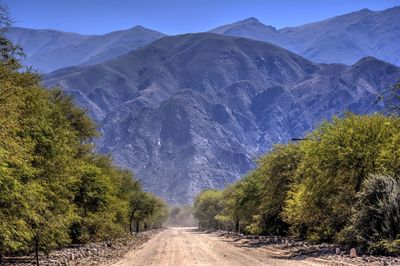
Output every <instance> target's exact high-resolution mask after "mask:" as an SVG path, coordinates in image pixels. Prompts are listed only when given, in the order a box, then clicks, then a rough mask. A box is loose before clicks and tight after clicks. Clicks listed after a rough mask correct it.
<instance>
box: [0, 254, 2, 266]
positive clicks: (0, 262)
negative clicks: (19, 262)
mask: <svg viewBox="0 0 400 266" xmlns="http://www.w3.org/2000/svg"><path fill="white" fill-rule="evenodd" d="M2 264H3V254H1V253H0V265H2Z"/></svg>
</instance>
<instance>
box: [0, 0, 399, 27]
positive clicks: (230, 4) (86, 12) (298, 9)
mask: <svg viewBox="0 0 400 266" xmlns="http://www.w3.org/2000/svg"><path fill="white" fill-rule="evenodd" d="M2 2H3V3H5V4H6V5H7V6H8V7H9V10H10V13H11V16H12V17H13V18H14V20H15V21H16V23H15V26H20V27H27V28H36V29H44V28H46V29H49V28H51V29H58V30H63V31H71V32H78V33H83V34H102V33H107V32H110V31H114V30H119V29H127V28H131V27H133V26H135V25H142V26H145V27H147V28H151V29H155V30H159V31H161V32H164V33H166V34H179V33H186V32H199V31H207V30H209V29H211V28H214V27H216V26H220V25H222V24H227V23H230V22H235V21H237V20H240V19H244V18H247V17H256V18H258V19H259V20H260V21H261V22H263V23H264V24H267V25H273V26H275V27H277V28H282V27H287V26H297V25H301V24H305V23H308V22H313V21H318V20H321V19H325V18H328V17H332V16H336V15H341V14H344V13H348V12H352V11H357V10H360V9H362V8H369V9H371V10H383V9H386V8H389V7H393V6H396V5H400V0H275V1H273V0H2Z"/></svg>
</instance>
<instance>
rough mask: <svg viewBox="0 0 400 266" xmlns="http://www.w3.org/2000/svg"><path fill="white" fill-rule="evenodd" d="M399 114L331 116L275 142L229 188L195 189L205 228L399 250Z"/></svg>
mask: <svg viewBox="0 0 400 266" xmlns="http://www.w3.org/2000/svg"><path fill="white" fill-rule="evenodd" d="M399 147H400V119H399V118H398V117H397V116H385V115H382V114H374V115H362V116H361V115H355V114H351V113H348V114H346V115H345V116H344V117H343V118H337V117H335V118H333V120H332V121H330V122H325V123H323V124H322V125H321V126H320V127H319V128H317V129H316V130H315V131H314V132H312V133H310V134H309V135H307V136H306V138H305V139H304V140H301V141H298V142H292V143H289V144H286V145H276V146H275V147H274V148H273V149H272V150H271V151H270V152H268V153H267V154H266V155H265V156H263V157H262V158H260V159H259V160H258V166H257V168H256V169H255V170H254V171H252V172H251V173H249V174H248V175H247V176H245V177H244V178H243V179H241V180H240V181H238V182H236V183H235V184H233V185H231V186H229V187H227V188H226V189H224V190H222V191H219V190H207V191H203V192H202V193H200V194H199V195H197V197H196V199H195V203H194V215H195V217H196V218H197V219H198V220H199V221H200V227H202V228H213V229H224V230H231V231H236V232H242V233H245V234H272V235H282V236H288V235H289V236H294V237H297V238H300V239H307V240H309V241H311V242H335V243H340V244H342V245H347V246H352V247H358V248H359V249H361V250H363V251H367V252H371V253H379V254H387V255H393V254H399V253H400V148H399Z"/></svg>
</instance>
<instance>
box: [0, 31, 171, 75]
mask: <svg viewBox="0 0 400 266" xmlns="http://www.w3.org/2000/svg"><path fill="white" fill-rule="evenodd" d="M5 35H6V37H7V38H8V39H9V40H11V41H12V42H13V43H15V44H18V45H20V46H21V47H22V48H23V49H24V52H25V53H26V58H25V60H24V64H25V65H27V66H33V67H34V68H35V69H37V70H39V71H41V72H44V73H46V72H51V71H53V70H56V69H59V68H63V67H67V66H74V65H90V64H95V63H100V62H103V61H106V60H108V59H112V58H115V57H117V56H120V55H122V54H125V53H127V52H129V51H131V50H134V49H137V48H139V47H142V46H144V45H146V44H148V43H151V42H152V41H154V40H156V39H159V38H161V37H162V36H164V35H163V34H162V33H160V32H157V31H153V30H149V29H146V28H144V27H141V26H136V27H134V28H131V29H128V30H121V31H115V32H111V33H108V34H104V35H80V34H76V33H69V32H62V31H55V30H33V29H25V28H10V29H9V30H8V31H7V32H6V33H5Z"/></svg>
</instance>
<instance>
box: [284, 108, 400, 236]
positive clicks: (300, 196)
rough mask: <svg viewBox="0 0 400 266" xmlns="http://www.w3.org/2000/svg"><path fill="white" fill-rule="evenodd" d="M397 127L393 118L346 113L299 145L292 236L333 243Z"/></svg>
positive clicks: (290, 212)
mask: <svg viewBox="0 0 400 266" xmlns="http://www.w3.org/2000/svg"><path fill="white" fill-rule="evenodd" d="M399 126H400V120H399V119H397V118H394V117H385V116H383V115H371V116H357V115H354V114H347V115H346V116H345V117H344V118H343V119H339V118H334V119H333V121H332V122H330V123H328V122H327V123H325V124H323V125H322V126H321V127H320V128H318V129H317V130H316V131H314V132H313V133H311V134H310V135H309V136H308V137H307V140H306V141H304V142H302V143H301V145H300V149H301V152H302V153H303V156H302V159H301V161H300V162H299V164H298V167H297V169H296V173H295V178H294V184H293V185H292V186H291V189H290V192H289V197H288V200H287V201H286V206H285V209H284V217H285V221H286V222H287V223H289V224H290V225H291V230H292V233H294V234H295V235H297V236H302V237H307V238H308V239H310V240H315V241H329V240H333V239H335V238H336V237H337V233H338V232H340V231H341V230H342V229H343V228H344V227H345V226H346V225H347V224H348V222H349V217H350V216H351V210H352V204H353V203H354V202H355V199H356V195H357V193H358V192H359V191H360V189H361V185H362V183H363V181H364V180H365V179H367V178H368V177H369V176H370V174H374V173H378V172H380V171H381V170H382V164H381V163H380V160H379V158H380V155H381V153H382V152H383V151H384V149H385V146H387V144H388V142H389V141H390V140H391V139H392V138H393V137H394V136H395V135H397V134H399V128H400V127H399Z"/></svg>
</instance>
